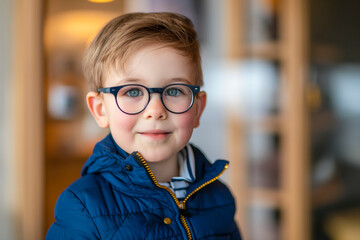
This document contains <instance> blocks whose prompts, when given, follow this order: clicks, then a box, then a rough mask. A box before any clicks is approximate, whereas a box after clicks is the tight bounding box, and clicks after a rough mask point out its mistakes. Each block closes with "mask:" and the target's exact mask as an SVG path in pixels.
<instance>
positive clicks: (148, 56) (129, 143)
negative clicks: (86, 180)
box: [87, 44, 206, 162]
mask: <svg viewBox="0 0 360 240" xmlns="http://www.w3.org/2000/svg"><path fill="white" fill-rule="evenodd" d="M194 76H195V74H194V67H193V66H192V64H191V63H190V61H189V59H188V58H187V57H185V56H183V55H181V54H179V53H178V52H177V51H176V50H175V49H173V48H170V47H163V46H161V45H159V44H153V45H148V46H146V47H143V48H140V49H139V50H138V51H136V52H135V53H134V54H132V55H131V56H130V58H129V59H128V60H127V62H126V65H125V68H124V70H123V71H120V72H114V71H113V72H111V73H110V74H109V75H108V77H107V79H106V81H105V83H104V87H114V86H120V85H125V84H141V85H144V86H146V87H149V88H154V87H164V86H166V85H168V84H172V83H186V84H190V85H195V79H194ZM150 96H151V97H150V102H149V104H148V106H147V107H146V109H145V110H144V111H142V112H141V113H139V114H136V115H128V114H126V113H123V112H122V111H120V110H119V109H118V107H117V105H116V103H115V99H114V96H113V95H112V94H100V95H98V94H97V93H94V92H90V93H89V94H88V96H87V101H88V106H89V108H90V111H91V112H92V114H93V115H94V117H95V119H96V120H97V122H98V124H99V126H100V127H108V126H109V127H110V131H111V133H112V136H113V138H114V140H115V141H116V143H117V144H118V145H119V146H120V147H121V148H122V149H124V150H125V151H126V152H128V153H131V152H133V151H139V152H140V153H141V154H142V156H143V157H144V158H145V160H147V161H148V162H161V161H166V160H172V159H176V157H177V153H178V152H179V151H180V150H181V149H182V148H183V147H184V146H185V145H186V144H187V143H188V141H189V139H190V137H191V135H192V132H193V129H194V128H195V127H197V126H199V120H200V116H201V113H202V111H203V110H204V107H205V104H206V95H205V93H204V92H200V93H199V94H198V96H197V97H196V98H195V100H194V101H195V102H194V105H193V106H192V107H191V108H190V109H189V110H188V111H187V112H185V113H182V114H174V113H171V112H168V111H167V110H166V109H165V108H164V106H163V104H162V102H161V99H160V94H158V93H152V94H151V95H150Z"/></svg>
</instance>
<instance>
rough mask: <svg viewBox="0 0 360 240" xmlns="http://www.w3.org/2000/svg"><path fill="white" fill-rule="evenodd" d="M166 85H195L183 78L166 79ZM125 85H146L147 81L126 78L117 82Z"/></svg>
mask: <svg viewBox="0 0 360 240" xmlns="http://www.w3.org/2000/svg"><path fill="white" fill-rule="evenodd" d="M164 83H165V85H168V84H172V83H186V84H189V85H194V83H192V82H191V81H190V80H189V79H187V78H181V77H175V78H170V79H166V80H165V81H164ZM124 84H142V85H145V81H144V80H142V79H140V78H124V79H121V80H120V81H119V82H117V85H124Z"/></svg>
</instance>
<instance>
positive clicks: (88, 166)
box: [81, 134, 228, 191]
mask: <svg viewBox="0 0 360 240" xmlns="http://www.w3.org/2000/svg"><path fill="white" fill-rule="evenodd" d="M191 147H192V149H193V152H194V156H195V159H196V164H195V172H196V173H195V174H196V181H195V182H193V183H192V184H191V185H190V187H189V190H191V189H195V188H196V187H198V186H200V185H201V184H202V183H204V182H206V181H209V180H210V179H212V178H214V177H216V176H217V175H219V174H220V172H221V171H223V169H224V167H225V165H226V164H227V163H228V162H227V161H225V160H218V161H216V162H215V163H214V164H211V163H209V161H208V160H207V159H206V157H205V156H204V155H203V154H202V153H201V151H200V150H199V149H197V148H196V147H194V146H191ZM87 174H100V175H102V176H103V177H104V178H106V179H107V180H108V181H109V182H111V183H112V184H113V185H115V186H117V187H121V188H124V187H126V188H127V190H129V191H133V190H136V189H138V190H140V191H144V188H146V189H152V190H154V189H156V188H155V185H154V183H153V181H152V180H151V179H150V177H149V176H148V172H147V171H146V170H145V168H144V166H143V165H142V164H140V161H139V159H137V156H136V152H134V153H132V154H128V153H127V152H125V151H124V150H123V149H121V148H120V147H119V146H118V145H117V144H116V143H115V140H114V139H113V137H112V135H111V134H109V135H108V136H106V137H105V138H104V139H103V140H101V141H100V142H98V143H97V144H96V145H95V147H94V150H93V154H92V155H91V156H90V157H89V159H88V160H87V162H86V163H85V165H84V167H83V169H82V172H81V175H82V176H84V175H87Z"/></svg>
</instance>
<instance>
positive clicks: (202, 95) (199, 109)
mask: <svg viewBox="0 0 360 240" xmlns="http://www.w3.org/2000/svg"><path fill="white" fill-rule="evenodd" d="M195 101H196V103H195V104H196V113H195V114H196V115H195V122H194V128H197V127H198V126H200V117H201V115H202V113H203V111H204V109H205V106H206V92H204V91H201V92H199V93H198V94H197V96H196V99H195Z"/></svg>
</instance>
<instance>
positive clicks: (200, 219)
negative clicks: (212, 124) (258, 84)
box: [46, 135, 241, 240]
mask: <svg viewBox="0 0 360 240" xmlns="http://www.w3.org/2000/svg"><path fill="white" fill-rule="evenodd" d="M193 151H194V155H195V159H196V160H195V161H196V176H197V179H196V181H195V182H193V183H191V184H190V186H189V189H188V195H187V197H186V198H185V200H184V201H182V202H179V201H178V200H177V198H176V197H175V195H174V194H173V192H172V191H171V190H170V189H168V188H166V187H164V186H161V185H159V184H158V182H157V181H156V179H155V177H154V175H153V174H152V172H151V170H150V168H149V166H148V165H147V164H146V162H145V160H144V159H143V158H142V157H141V155H140V154H139V153H137V152H134V153H132V154H130V155H128V154H127V153H126V152H124V151H123V150H122V149H120V148H119V147H118V146H117V145H116V144H115V142H114V140H113V139H112V136H111V135H109V136H107V137H106V138H105V139H104V140H102V141H100V142H99V143H97V144H96V146H95V148H94V153H93V154H92V156H91V157H90V158H89V160H88V161H87V163H86V164H85V166H84V168H83V171H82V177H81V178H80V179H79V180H77V181H76V182H74V183H73V184H72V185H71V186H69V187H68V188H67V189H66V190H65V191H64V192H63V193H62V194H61V195H60V197H59V199H58V201H57V204H56V207H55V219H56V222H55V223H54V224H53V225H52V226H51V227H50V229H49V231H48V233H47V236H46V239H48V240H51V239H74V240H81V239H126V240H129V239H141V240H142V239H241V237H240V234H239V231H238V228H237V226H236V223H235V221H234V213H235V204H234V199H233V197H232V195H231V193H230V191H229V190H228V188H227V187H226V186H225V185H224V184H222V183H221V182H220V181H219V180H218V178H219V176H220V175H221V174H222V173H223V171H224V170H225V169H226V168H227V166H228V162H227V161H224V160H218V161H216V162H215V163H214V164H210V163H209V162H208V161H207V159H206V158H205V157H204V155H203V154H202V153H201V152H200V151H199V150H198V149H196V148H195V147H193Z"/></svg>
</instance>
